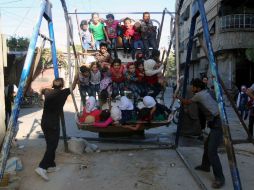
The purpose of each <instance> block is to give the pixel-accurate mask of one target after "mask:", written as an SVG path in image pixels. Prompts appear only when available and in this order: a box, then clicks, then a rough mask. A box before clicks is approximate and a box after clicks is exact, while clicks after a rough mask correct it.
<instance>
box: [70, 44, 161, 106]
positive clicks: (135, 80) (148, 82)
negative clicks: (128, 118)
mask: <svg viewBox="0 0 254 190" xmlns="http://www.w3.org/2000/svg"><path fill="white" fill-rule="evenodd" d="M108 55H109V54H108V53H107V44H105V43H101V44H100V51H99V52H97V53H95V58H96V61H95V62H92V63H91V64H90V66H86V65H82V66H81V67H80V71H79V73H78V74H77V75H76V76H75V79H74V81H75V82H78V83H79V89H80V95H81V98H82V101H83V103H85V98H86V96H94V97H96V96H97V95H98V96H100V94H101V92H102V91H107V92H108V94H109V96H110V97H112V98H113V99H114V98H115V97H116V96H118V95H121V96H124V95H125V91H127V92H130V93H131V94H132V96H133V99H134V100H135V101H136V100H138V99H139V98H142V97H144V96H146V95H151V96H152V97H154V98H156V96H157V95H158V94H159V93H160V91H161V90H162V89H163V82H164V80H163V78H162V73H161V72H162V70H163V68H164V65H163V64H161V62H160V60H159V57H160V51H158V50H153V52H152V56H151V58H150V59H148V60H144V59H143V54H142V53H138V54H137V56H136V61H135V62H129V63H127V64H122V61H121V60H120V59H119V58H115V59H112V58H111V57H110V55H109V56H108Z"/></svg>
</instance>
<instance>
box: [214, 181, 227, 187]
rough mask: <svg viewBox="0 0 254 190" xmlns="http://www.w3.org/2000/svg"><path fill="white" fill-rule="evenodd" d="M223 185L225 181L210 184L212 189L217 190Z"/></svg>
mask: <svg viewBox="0 0 254 190" xmlns="http://www.w3.org/2000/svg"><path fill="white" fill-rule="evenodd" d="M224 184H225V181H221V180H215V181H214V182H213V183H212V188H214V189H219V188H221V187H222V186H224Z"/></svg>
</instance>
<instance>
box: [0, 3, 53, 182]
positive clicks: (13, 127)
mask: <svg viewBox="0 0 254 190" xmlns="http://www.w3.org/2000/svg"><path fill="white" fill-rule="evenodd" d="M48 5H49V2H48V1H46V0H44V1H41V4H40V12H39V15H38V17H37V20H36V24H35V27H34V29H33V33H32V37H31V40H30V43H29V47H28V51H27V56H26V59H25V63H24V67H23V70H22V73H21V77H20V81H19V86H18V92H17V96H16V98H15V100H14V105H13V108H12V114H11V117H10V120H9V123H8V128H7V131H6V135H5V137H4V141H3V146H2V150H1V154H0V179H1V180H2V178H3V175H4V170H5V166H6V162H7V158H8V155H9V151H10V147H11V142H12V139H13V138H14V137H15V135H16V133H17V120H18V116H19V111H20V104H21V102H22V98H23V93H24V87H25V85H26V83H27V79H28V75H29V73H30V69H31V65H32V62H33V57H34V53H35V48H36V43H37V39H38V35H39V30H40V27H41V22H42V18H43V16H44V15H45V11H46V7H47V6H48Z"/></svg>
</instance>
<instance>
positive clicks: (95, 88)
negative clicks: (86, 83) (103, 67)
mask: <svg viewBox="0 0 254 190" xmlns="http://www.w3.org/2000/svg"><path fill="white" fill-rule="evenodd" d="M90 86H91V90H92V96H93V97H95V98H96V93H97V94H98V95H99V93H100V84H91V85H90Z"/></svg>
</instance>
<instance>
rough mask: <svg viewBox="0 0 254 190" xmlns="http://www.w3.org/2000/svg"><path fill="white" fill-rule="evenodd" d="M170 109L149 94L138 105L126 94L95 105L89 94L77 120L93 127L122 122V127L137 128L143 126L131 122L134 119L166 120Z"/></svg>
mask: <svg viewBox="0 0 254 190" xmlns="http://www.w3.org/2000/svg"><path fill="white" fill-rule="evenodd" d="M170 113H171V110H170V109H168V108H167V107H166V106H164V105H162V104H159V103H157V102H156V101H155V99H154V98H153V97H151V96H145V97H144V98H143V101H142V102H139V105H138V106H135V105H134V103H133V101H132V100H131V99H129V98H128V97H127V96H122V97H121V98H120V100H117V101H114V102H112V103H111V104H110V105H109V104H108V102H103V103H102V104H101V105H100V106H97V104H96V99H95V98H94V97H93V96H90V97H89V98H88V99H87V101H86V104H85V106H84V108H83V112H82V114H80V116H79V122H80V123H85V124H88V125H89V124H91V125H92V126H94V127H107V126H108V125H109V124H111V123H114V124H122V126H123V127H125V128H128V129H130V130H139V129H140V128H141V127H143V125H142V123H138V124H136V125H124V124H131V123H132V124H133V123H135V122H136V121H146V122H151V121H152V120H155V121H158V120H167V119H168V116H169V114H170Z"/></svg>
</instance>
